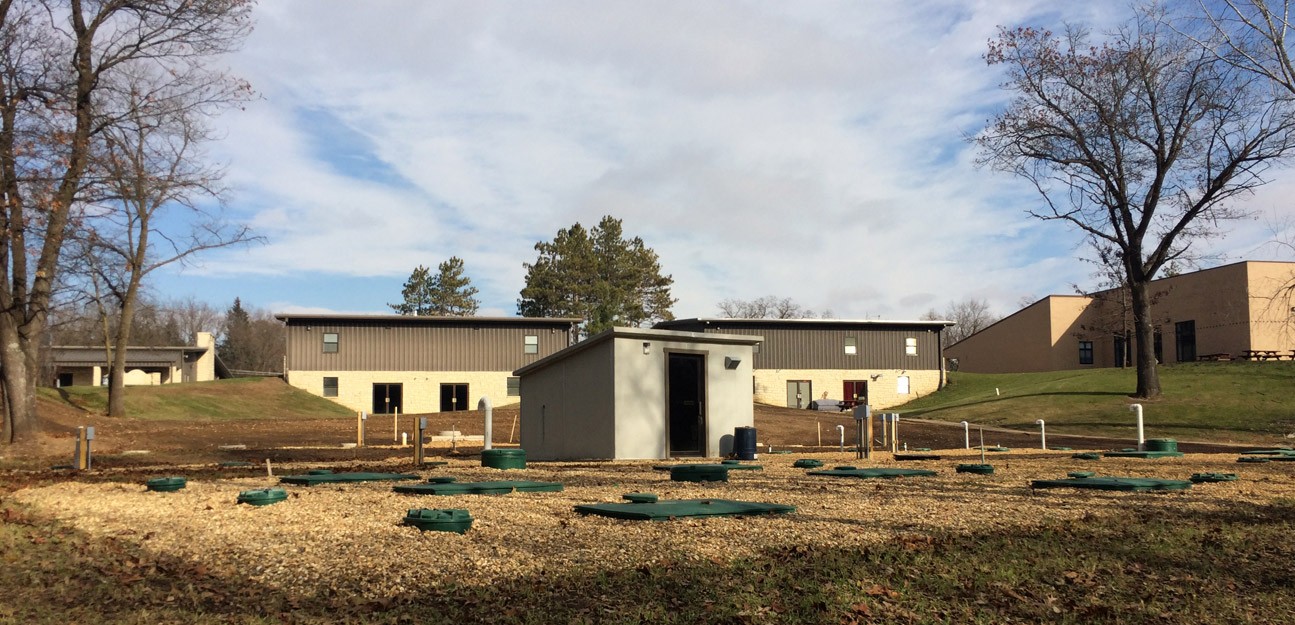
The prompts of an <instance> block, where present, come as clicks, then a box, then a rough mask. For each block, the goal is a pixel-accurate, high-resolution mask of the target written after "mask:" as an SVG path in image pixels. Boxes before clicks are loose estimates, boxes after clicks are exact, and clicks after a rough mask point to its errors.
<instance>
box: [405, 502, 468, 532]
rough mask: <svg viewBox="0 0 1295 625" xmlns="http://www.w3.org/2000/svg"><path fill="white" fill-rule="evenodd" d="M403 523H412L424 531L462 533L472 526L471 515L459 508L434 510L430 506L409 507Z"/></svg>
mask: <svg viewBox="0 0 1295 625" xmlns="http://www.w3.org/2000/svg"><path fill="white" fill-rule="evenodd" d="M405 525H412V526H414V527H416V528H418V529H419V530H422V531H424V532H428V531H434V532H456V533H459V534H462V533H464V532H466V531H468V528H470V527H472V515H471V514H468V511H467V510H463V509H461V508H451V509H443V510H436V509H432V508H410V509H409V512H407V513H405Z"/></svg>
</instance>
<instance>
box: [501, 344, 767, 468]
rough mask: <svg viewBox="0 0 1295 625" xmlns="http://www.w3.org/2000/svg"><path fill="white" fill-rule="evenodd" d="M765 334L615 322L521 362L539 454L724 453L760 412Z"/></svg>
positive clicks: (532, 454)
mask: <svg viewBox="0 0 1295 625" xmlns="http://www.w3.org/2000/svg"><path fill="white" fill-rule="evenodd" d="M761 340H762V338H761V337H759V336H750V335H732V334H716V333H700V332H675V331H668V330H647V329H639V328H612V329H610V330H606V331H604V332H601V333H599V334H597V335H594V336H592V337H589V338H588V339H586V340H584V341H581V342H579V343H576V344H575V345H572V346H571V347H568V348H566V349H564V350H562V351H560V352H558V353H556V354H553V355H551V356H548V357H547V358H544V359H541V360H539V361H537V362H535V363H532V364H530V365H527V366H526V367H522V368H521V369H519V370H517V372H516V375H518V376H519V377H520V378H521V387H522V406H521V430H522V432H521V444H522V448H523V449H525V450H526V455H527V457H528V458H534V459H536V460H579V459H650V458H671V457H686V456H705V457H717V456H724V455H727V454H729V453H730V452H732V451H733V435H734V430H735V429H736V428H738V427H750V426H751V425H752V423H753V421H754V409H753V406H752V404H751V383H752V373H751V372H752V369H751V364H752V360H753V359H752V348H753V346H754V345H756V344H757V343H759V342H760V341H761Z"/></svg>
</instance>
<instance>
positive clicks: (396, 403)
mask: <svg viewBox="0 0 1295 625" xmlns="http://www.w3.org/2000/svg"><path fill="white" fill-rule="evenodd" d="M404 390H405V389H404V386H403V385H401V384H391V383H381V382H380V383H377V384H374V385H373V414H391V413H393V412H396V411H400V412H404V411H405V406H404V395H405V393H404Z"/></svg>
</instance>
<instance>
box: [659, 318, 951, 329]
mask: <svg viewBox="0 0 1295 625" xmlns="http://www.w3.org/2000/svg"><path fill="white" fill-rule="evenodd" d="M686 323H702V324H705V325H713V324H728V325H733V324H736V325H769V324H778V323H787V324H794V325H802V324H803V325H836V326H857V325H874V326H927V327H930V326H945V327H947V326H952V325H954V322H952V321H948V320H944V319H768V318H765V319H747V318H728V317H692V318H689V319H673V320H671V321H662V322H660V323H657V324H656V325H654V326H653V327H656V328H669V327H671V326H674V325H683V324H686Z"/></svg>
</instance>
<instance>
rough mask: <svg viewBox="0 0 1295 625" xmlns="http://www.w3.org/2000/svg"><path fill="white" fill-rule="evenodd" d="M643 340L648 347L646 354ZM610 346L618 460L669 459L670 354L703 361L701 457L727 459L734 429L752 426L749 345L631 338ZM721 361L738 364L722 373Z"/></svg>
mask: <svg viewBox="0 0 1295 625" xmlns="http://www.w3.org/2000/svg"><path fill="white" fill-rule="evenodd" d="M645 340H646V341H647V342H649V343H650V344H651V345H650V347H649V348H648V353H646V354H645V353H643V351H644V350H643V343H644V342H645ZM614 342H615V345H616V352H615V353H616V366H615V378H616V381H615V385H616V456H615V457H616V458H617V459H637V458H666V457H668V454H669V450H668V440H669V439H668V438H667V431H666V427H667V423H668V420H669V416H668V414H667V410H668V407H667V404H666V380H667V373H666V362H667V360H666V355H667V354H668V353H671V352H685V353H695V354H705V356H706V360H705V363H706V365H705V366H706V408H705V410H706V412H705V423H706V434H705V437H704V438H705V441H706V456H708V457H712V458H713V457H717V456H722V455H727V454H728V453H730V452H731V451H732V445H733V443H732V436H733V430H734V429H735V428H738V427H750V426H752V425H753V424H754V422H755V411H754V406H753V405H752V403H751V386H752V373H751V355H752V353H751V346H750V345H728V344H714V343H705V342H700V341H698V342H690V341H677V340H660V339H656V340H647V339H639V338H632V337H627V338H622V337H617V338H616V340H615V341H614ZM725 357H728V358H732V359H736V360H738V361H739V364H738V365H737V368H735V369H725V368H724V359H725ZM726 436H727V438H726Z"/></svg>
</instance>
